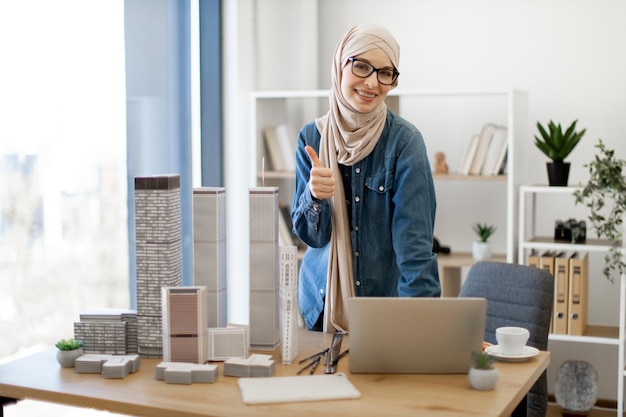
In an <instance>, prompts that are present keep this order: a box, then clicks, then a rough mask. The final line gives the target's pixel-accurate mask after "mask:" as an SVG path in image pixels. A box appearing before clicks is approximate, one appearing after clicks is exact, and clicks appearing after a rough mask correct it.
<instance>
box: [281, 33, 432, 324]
mask: <svg viewBox="0 0 626 417" xmlns="http://www.w3.org/2000/svg"><path fill="white" fill-rule="evenodd" d="M399 56H400V51H399V46H398V44H397V42H396V40H395V39H394V37H393V36H392V35H391V34H390V33H389V32H388V31H387V30H386V29H385V28H382V27H380V26H376V25H359V26H355V27H353V28H352V29H350V30H349V31H348V32H347V33H346V34H345V35H344V37H343V38H342V39H341V41H340V42H339V43H338V45H337V48H336V50H335V54H334V58H333V63H332V69H331V76H332V87H331V91H330V97H329V102H330V110H329V111H328V113H327V114H326V115H324V116H323V117H321V118H319V119H316V120H315V121H312V122H310V123H309V124H307V125H305V126H304V127H303V128H302V129H301V130H300V133H299V135H298V149H297V152H296V187H295V188H296V189H295V194H294V198H293V203H292V209H291V216H292V220H293V224H294V231H295V233H296V234H297V236H298V237H299V238H300V239H301V240H302V241H303V242H305V243H306V244H307V245H308V248H307V251H306V253H305V255H304V258H303V260H302V265H301V269H300V283H299V304H300V311H301V313H302V314H303V317H304V320H305V323H306V326H307V328H309V329H312V330H323V331H325V332H335V331H340V332H348V330H349V324H348V315H347V300H348V299H349V298H350V297H354V296H375V297H398V296H400V297H438V296H439V295H440V292H441V287H440V284H439V275H438V269H437V256H436V255H435V254H434V253H433V252H432V246H433V228H434V222H435V209H436V201H435V191H434V186H433V179H432V174H431V168H430V163H429V160H428V154H427V152H426V147H425V145H424V140H423V138H422V135H421V133H420V132H419V131H418V130H417V128H416V127H415V126H413V125H412V124H411V123H409V122H408V121H406V120H405V119H403V118H401V117H400V116H398V115H397V114H395V113H393V112H391V111H390V110H388V109H387V106H386V104H385V98H386V97H387V93H389V91H390V90H391V89H392V88H395V87H396V86H397V85H398V77H399V75H400V73H399V71H398V68H399Z"/></svg>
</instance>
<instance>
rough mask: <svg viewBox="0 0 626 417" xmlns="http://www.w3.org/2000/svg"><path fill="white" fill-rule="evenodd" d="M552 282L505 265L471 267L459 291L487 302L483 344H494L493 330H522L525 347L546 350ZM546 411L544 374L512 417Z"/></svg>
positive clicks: (525, 268) (523, 268)
mask: <svg viewBox="0 0 626 417" xmlns="http://www.w3.org/2000/svg"><path fill="white" fill-rule="evenodd" d="M553 293H554V279H553V277H552V275H550V273H549V272H547V271H544V270H542V269H539V268H535V267H531V266H525V265H517V264H510V263H504V262H490V261H481V262H477V263H476V264H474V265H473V266H472V267H471V268H470V270H469V272H468V274H467V277H466V279H465V282H464V283H463V286H462V287H461V291H460V293H459V297H483V298H486V299H487V322H486V326H485V341H487V342H489V343H493V344H497V342H496V329H497V328H498V327H503V326H517V327H525V328H527V329H528V330H529V331H530V339H529V340H528V345H529V346H533V347H535V348H537V349H539V350H547V348H548V333H549V331H550V319H551V317H552V303H553ZM547 410H548V379H547V374H546V372H545V371H544V372H543V374H542V375H541V376H540V377H539V379H538V380H537V382H536V383H535V384H534V385H533V386H532V388H531V389H530V391H529V392H528V394H527V395H526V397H525V399H524V400H522V402H521V403H520V404H519V405H518V406H517V408H516V409H515V411H514V412H513V414H512V416H514V417H517V416H526V415H528V416H529V417H544V416H545V415H546V412H547Z"/></svg>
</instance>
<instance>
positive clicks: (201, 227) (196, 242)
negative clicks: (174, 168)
mask: <svg viewBox="0 0 626 417" xmlns="http://www.w3.org/2000/svg"><path fill="white" fill-rule="evenodd" d="M193 284H194V285H196V286H204V287H206V288H207V296H208V301H207V327H225V326H226V324H227V321H226V192H225V189H224V188H223V187H202V188H194V190H193Z"/></svg>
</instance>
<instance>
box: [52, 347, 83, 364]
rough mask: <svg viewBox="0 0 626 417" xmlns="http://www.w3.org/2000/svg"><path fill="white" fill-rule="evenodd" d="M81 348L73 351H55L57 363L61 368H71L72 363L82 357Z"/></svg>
mask: <svg viewBox="0 0 626 417" xmlns="http://www.w3.org/2000/svg"><path fill="white" fill-rule="evenodd" d="M83 353H84V351H83V348H78V349H74V350H60V349H59V350H57V361H58V362H59V365H61V367H62V368H73V367H74V361H75V360H76V359H78V358H80V357H81V356H82V355H83Z"/></svg>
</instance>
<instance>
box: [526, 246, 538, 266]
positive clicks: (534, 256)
mask: <svg viewBox="0 0 626 417" xmlns="http://www.w3.org/2000/svg"><path fill="white" fill-rule="evenodd" d="M526 265H528V266H534V267H535V268H539V253H538V252H537V251H536V250H535V249H532V250H531V251H530V253H529V254H528V256H527V257H526Z"/></svg>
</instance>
